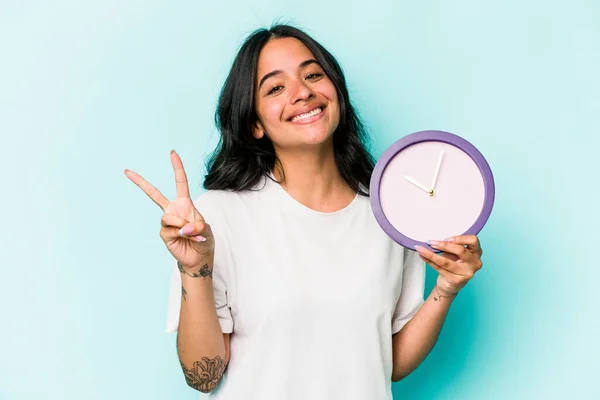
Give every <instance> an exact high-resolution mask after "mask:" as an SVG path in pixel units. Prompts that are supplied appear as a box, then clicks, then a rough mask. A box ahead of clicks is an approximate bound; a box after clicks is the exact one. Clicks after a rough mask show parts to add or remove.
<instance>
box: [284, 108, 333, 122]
mask: <svg viewBox="0 0 600 400" xmlns="http://www.w3.org/2000/svg"><path fill="white" fill-rule="evenodd" d="M324 109H325V106H319V107H317V108H315V109H313V110H311V111H308V112H305V113H302V114H298V115H296V116H293V117H292V118H290V119H289V121H290V122H292V123H294V124H308V123H311V122H314V121H316V120H318V119H321V118H322V117H323V110H324Z"/></svg>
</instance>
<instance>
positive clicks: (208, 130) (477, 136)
mask: <svg viewBox="0 0 600 400" xmlns="http://www.w3.org/2000/svg"><path fill="white" fill-rule="evenodd" d="M279 17H283V21H284V22H291V23H295V24H297V25H299V26H300V27H302V28H304V29H306V30H307V31H308V32H309V33H310V34H312V35H314V37H315V38H316V39H317V40H319V41H321V42H322V43H323V44H324V45H325V46H326V47H327V48H329V49H330V50H331V51H332V53H333V54H334V55H335V56H336V57H337V58H338V60H339V61H340V63H341V64H342V66H343V67H344V69H345V72H346V74H347V78H348V81H349V86H350V91H351V96H352V98H353V100H354V102H355V103H356V105H357V107H358V109H359V110H360V112H361V115H362V116H363V118H364V120H365V122H366V123H367V125H368V127H369V129H370V131H371V133H372V136H373V141H374V146H375V149H376V151H375V153H376V156H379V155H380V154H381V153H382V152H383V150H384V149H385V148H386V147H387V146H388V145H390V144H391V143H392V142H393V141H395V140H396V139H398V138H399V137H402V136H404V135H407V134H409V133H412V132H415V131H419V130H423V129H442V130H447V131H450V132H453V133H456V134H458V135H461V136H462V137H464V138H466V139H467V140H469V141H470V142H471V143H473V144H474V145H475V146H476V147H478V148H479V150H480V151H481V152H482V153H483V154H484V156H485V157H486V158H487V160H488V161H489V163H490V165H491V166H492V169H493V172H494V176H495V179H496V189H497V194H496V204H495V207H494V210H493V212H492V215H491V217H490V220H489V222H488V224H487V225H486V227H485V228H484V230H483V231H482V232H481V233H480V235H479V237H480V239H481V241H482V244H483V248H484V251H485V253H484V256H483V261H484V268H483V270H481V271H480V272H479V273H478V274H477V275H476V277H475V278H474V279H473V281H471V282H470V283H469V284H468V286H467V287H466V288H465V289H464V290H463V291H462V293H461V294H460V295H459V296H458V298H457V299H456V301H455V303H454V305H453V306H452V309H451V311H450V314H449V316H448V318H447V321H446V324H445V326H444V329H443V331H442V334H441V337H440V339H439V341H438V343H437V345H436V347H435V348H434V350H433V351H432V353H431V354H430V356H429V357H428V358H427V360H426V361H425V362H424V363H423V364H422V365H421V366H420V367H419V368H418V369H417V370H416V371H415V372H414V373H413V374H412V375H410V376H409V377H408V378H406V379H405V380H403V381H402V382H400V383H397V384H394V385H393V391H394V394H395V398H397V399H401V398H402V399H484V398H485V399H509V398H510V399H538V398H552V399H554V398H566V397H569V398H577V399H594V398H595V399H598V398H600V389H599V388H598V385H597V377H596V376H597V373H598V371H599V369H598V360H599V359H600V345H599V344H598V340H599V337H600V323H599V318H598V315H599V308H600V307H599V306H600V302H599V299H600V293H599V288H598V281H599V279H600V273H599V272H598V271H599V269H600V265H599V261H598V257H597V252H595V251H594V250H595V248H596V247H597V245H598V241H599V239H600V237H599V235H598V227H599V226H600V218H599V213H598V210H597V208H596V207H598V205H599V204H600V201H599V200H600V199H599V197H600V190H599V189H598V185H597V181H598V178H597V171H598V170H599V168H598V164H597V163H598V158H599V157H598V145H599V144H600V140H599V139H598V137H599V134H600V74H599V71H600V24H599V23H598V22H599V21H600V3H598V2H597V1H592V0H589V1H583V0H571V1H568V2H567V1H552V2H548V1H528V2H522V1H516V0H509V1H475V0H472V1H469V0H454V1H420V2H417V1H413V2H407V1H387V2H383V1H379V2H378V1H370V2H347V1H343V2H342V1H328V2H325V1H318V2H313V1H304V2H291V1H280V0H278V1H275V0H273V1H268V0H260V1H255V2H254V3H252V4H250V3H247V2H243V1H221V2H217V1H213V2H199V1H195V2H192V1H188V2H183V1H181V2H167V1H158V0H155V1H141V0H137V1H126V2H125V1H121V0H119V1H116V0H104V1H65V0H60V1H53V2H44V1H21V2H16V1H13V2H7V1H3V2H2V3H1V5H0V49H1V53H0V54H1V55H0V58H1V61H0V134H1V144H0V152H1V155H2V156H1V157H0V171H1V174H2V180H1V184H2V191H1V193H2V194H1V195H0V202H1V203H0V206H1V209H2V210H3V214H2V217H1V221H2V224H3V227H2V229H1V230H0V232H1V235H2V236H1V237H0V239H1V240H0V243H2V245H1V246H2V249H1V251H0V266H1V269H0V315H1V327H2V328H1V329H0V398H1V399H7V400H9V399H41V398H43V399H52V400H54V399H115V400H117V399H138V398H143V399H145V400H153V399H194V398H197V397H198V394H197V392H195V391H194V390H193V389H190V388H189V387H187V385H186V384H185V381H184V379H183V375H182V372H181V370H180V368H179V365H178V361H177V356H176V351H175V335H168V334H166V333H164V328H165V317H166V307H167V290H168V282H169V278H170V268H171V257H170V255H169V253H168V252H167V250H166V248H165V247H164V245H163V244H162V242H161V240H160V238H159V236H158V232H159V226H160V223H159V220H160V216H161V211H160V209H159V208H158V207H156V205H154V204H153V203H152V202H151V201H150V199H148V198H147V197H146V196H145V195H144V194H143V193H142V192H141V191H140V190H139V189H138V188H137V187H135V185H133V184H132V183H131V182H129V181H128V180H127V178H126V177H125V175H124V174H123V169H124V168H130V169H133V170H135V171H137V172H139V173H140V174H142V176H144V177H145V178H147V179H148V180H149V181H150V182H152V183H153V184H155V185H156V186H157V187H158V188H159V189H160V190H162V191H163V193H165V195H167V197H172V196H173V195H174V194H175V185H174V179H173V173H172V170H171V167H170V162H169V151H170V150H171V149H172V148H174V149H176V150H177V151H178V152H179V154H180V155H181V157H182V159H183V161H184V164H185V166H186V169H187V172H188V177H189V180H190V186H191V192H192V196H193V197H195V196H197V195H198V194H200V193H201V187H200V185H201V182H202V178H203V173H204V170H203V164H204V159H205V156H206V154H208V152H210V151H211V150H212V149H213V147H214V145H215V144H216V142H217V137H218V136H217V132H216V130H215V128H214V126H213V122H212V116H213V112H214V108H215V104H216V98H217V95H218V92H219V89H220V87H221V85H222V83H223V80H224V78H225V76H226V73H227V71H228V68H229V66H230V63H231V61H232V59H233V56H234V54H235V52H236V49H237V47H238V46H239V44H240V43H241V41H242V40H243V38H244V37H245V36H246V35H247V34H248V33H250V32H251V31H252V30H254V29H255V28H257V27H260V26H264V25H269V24H270V23H271V22H273V21H274V20H275V19H277V18H279ZM434 280H435V272H434V271H433V270H432V269H428V279H427V289H428V290H429V289H431V287H432V285H433V283H434ZM349 334H351V333H349Z"/></svg>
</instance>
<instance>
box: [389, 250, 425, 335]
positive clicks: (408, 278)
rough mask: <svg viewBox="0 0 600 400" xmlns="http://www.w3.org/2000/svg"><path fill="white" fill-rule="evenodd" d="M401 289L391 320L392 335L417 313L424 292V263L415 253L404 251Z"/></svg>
mask: <svg viewBox="0 0 600 400" xmlns="http://www.w3.org/2000/svg"><path fill="white" fill-rule="evenodd" d="M403 261H404V265H403V268H402V289H401V292H400V298H399V299H398V304H397V305H396V310H395V311H394V317H393V319H392V334H395V333H397V332H399V331H400V329H402V327H403V326H404V325H405V324H406V323H407V322H408V321H410V319H411V318H412V317H413V316H414V315H415V314H416V313H417V311H419V309H420V308H421V306H422V305H423V303H424V302H425V301H424V300H423V295H424V292H425V262H424V261H423V260H421V258H420V257H419V254H418V253H417V252H416V251H411V250H408V249H404V257H403Z"/></svg>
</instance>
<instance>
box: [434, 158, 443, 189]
mask: <svg viewBox="0 0 600 400" xmlns="http://www.w3.org/2000/svg"><path fill="white" fill-rule="evenodd" d="M443 156H444V150H442V151H441V152H440V158H439V159H438V164H437V167H436V168H435V176H434V177H433V183H432V184H431V190H434V189H435V184H436V182H437V178H438V173H439V172H440V165H442V157H443Z"/></svg>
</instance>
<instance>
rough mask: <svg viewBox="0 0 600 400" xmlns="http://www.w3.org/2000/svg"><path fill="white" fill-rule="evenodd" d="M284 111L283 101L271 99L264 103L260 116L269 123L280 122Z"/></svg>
mask: <svg viewBox="0 0 600 400" xmlns="http://www.w3.org/2000/svg"><path fill="white" fill-rule="evenodd" d="M282 112H283V104H282V102H281V101H269V102H265V103H264V104H262V107H261V108H260V109H259V117H260V118H261V120H262V121H263V123H265V124H267V125H269V124H273V123H277V122H279V121H280V120H281V113H282Z"/></svg>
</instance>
